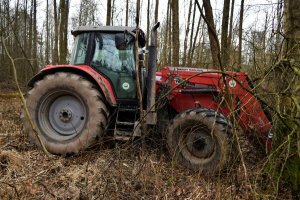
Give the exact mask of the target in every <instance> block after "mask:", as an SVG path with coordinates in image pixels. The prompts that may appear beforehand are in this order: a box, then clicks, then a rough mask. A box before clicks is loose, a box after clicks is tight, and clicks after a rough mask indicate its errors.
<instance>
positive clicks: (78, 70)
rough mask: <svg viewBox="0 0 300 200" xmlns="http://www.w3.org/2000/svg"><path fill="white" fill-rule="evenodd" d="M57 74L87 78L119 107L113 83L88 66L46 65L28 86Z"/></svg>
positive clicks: (113, 104)
mask: <svg viewBox="0 0 300 200" xmlns="http://www.w3.org/2000/svg"><path fill="white" fill-rule="evenodd" d="M55 72H72V73H75V74H78V75H81V76H83V77H85V78H87V79H88V80H89V81H91V82H92V83H94V84H95V85H97V86H99V88H100V89H101V91H102V93H103V95H104V96H105V98H106V100H107V102H108V103H109V104H110V105H111V106H116V105H117V101H116V95H115V93H114V90H113V88H112V86H111V83H110V82H109V81H108V79H106V78H105V77H104V76H102V75H101V74H99V73H98V72H97V71H95V70H94V69H93V68H91V67H90V66H88V65H46V67H45V68H43V69H42V70H41V71H40V72H39V73H38V74H36V75H35V76H34V77H33V78H32V79H31V80H30V81H29V82H28V86H30V87H33V86H34V83H35V82H36V81H38V80H41V79H43V77H44V76H45V75H47V74H53V73H55Z"/></svg>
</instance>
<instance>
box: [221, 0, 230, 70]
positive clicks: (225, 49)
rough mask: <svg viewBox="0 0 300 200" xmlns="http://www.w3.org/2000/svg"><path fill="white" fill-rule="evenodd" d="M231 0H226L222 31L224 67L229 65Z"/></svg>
mask: <svg viewBox="0 0 300 200" xmlns="http://www.w3.org/2000/svg"><path fill="white" fill-rule="evenodd" d="M229 9H230V0H224V6H223V17H222V33H221V60H222V65H223V67H228V57H229V54H228V53H229V52H228V22H229Z"/></svg>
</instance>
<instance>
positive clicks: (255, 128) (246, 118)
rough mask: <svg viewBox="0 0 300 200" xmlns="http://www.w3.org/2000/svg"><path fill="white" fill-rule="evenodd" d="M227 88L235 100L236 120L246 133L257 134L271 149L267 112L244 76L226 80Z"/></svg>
mask: <svg viewBox="0 0 300 200" xmlns="http://www.w3.org/2000/svg"><path fill="white" fill-rule="evenodd" d="M227 83H228V87H229V89H230V90H231V93H232V94H233V95H234V96H235V98H236V101H237V102H236V110H237V113H238V115H237V118H236V119H237V120H238V122H239V125H240V126H241V127H242V128H243V130H244V131H245V132H247V133H258V136H259V137H261V138H262V139H263V140H264V141H265V142H266V147H267V148H268V149H270V148H271V138H272V133H271V129H272V125H271V119H269V117H268V114H267V111H266V110H264V109H263V107H262V104H261V102H260V100H259V99H257V98H256V97H255V94H254V93H252V92H251V91H252V88H251V87H250V85H249V81H248V77H247V75H246V74H244V75H240V76H237V77H236V78H235V79H230V78H229V79H227Z"/></svg>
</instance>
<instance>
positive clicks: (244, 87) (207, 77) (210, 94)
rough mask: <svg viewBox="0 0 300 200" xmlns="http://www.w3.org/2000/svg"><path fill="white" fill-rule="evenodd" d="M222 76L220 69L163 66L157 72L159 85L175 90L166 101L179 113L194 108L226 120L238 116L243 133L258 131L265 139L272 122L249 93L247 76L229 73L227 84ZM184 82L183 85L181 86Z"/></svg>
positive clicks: (227, 74)
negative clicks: (215, 114) (219, 114)
mask: <svg viewBox="0 0 300 200" xmlns="http://www.w3.org/2000/svg"><path fill="white" fill-rule="evenodd" d="M223 74H224V73H221V72H220V71H217V70H207V69H199V68H174V67H163V68H162V70H161V72H158V73H157V79H156V80H157V82H156V83H157V85H160V84H161V85H168V86H169V89H173V91H172V92H170V94H169V95H168V97H167V98H168V99H169V102H170V105H171V107H172V108H173V109H175V110H176V111H177V112H178V113H180V112H183V111H185V110H187V109H190V108H195V107H205V108H211V109H214V110H216V111H219V112H221V113H223V114H225V115H226V116H227V117H232V116H235V117H236V119H237V120H238V122H239V124H240V126H241V127H242V128H243V130H244V131H246V132H250V131H257V132H259V133H261V134H263V136H266V134H265V133H268V132H269V131H270V130H271V123H270V121H269V120H268V118H267V117H266V115H265V113H264V111H263V109H262V107H261V105H260V102H259V101H258V100H257V99H256V98H255V97H254V96H253V94H252V93H251V92H250V91H251V87H250V86H249V84H248V81H247V74H246V73H242V72H226V73H225V74H224V75H225V83H224V78H223ZM191 77H192V78H191ZM187 79H188V81H184V80H187ZM182 81H184V84H180V83H182ZM197 91H199V92H197ZM202 91H204V92H202ZM228 93H229V94H228ZM229 96H230V98H229ZM230 99H231V100H230ZM230 102H231V103H230ZM233 113H234V115H233Z"/></svg>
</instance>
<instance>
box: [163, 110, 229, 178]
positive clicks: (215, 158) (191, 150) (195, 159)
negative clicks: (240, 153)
mask: <svg viewBox="0 0 300 200" xmlns="http://www.w3.org/2000/svg"><path fill="white" fill-rule="evenodd" d="M230 136H231V125H230V122H229V121H228V120H227V118H226V117H225V116H224V115H222V114H220V113H217V112H216V111H214V110H212V109H206V108H197V109H192V110H188V111H185V112H183V113H181V114H179V115H177V116H176V117H175V118H174V119H173V120H172V122H171V124H170V125H169V126H168V133H167V145H168V149H169V152H170V154H171V155H172V159H173V161H175V163H179V164H181V165H184V166H185V167H188V168H189V169H191V170H193V171H199V172H201V173H203V174H210V175H212V174H214V173H216V172H218V171H220V170H221V169H223V167H224V165H225V164H226V161H227V160H228V153H229V148H230V147H229V144H230V142H229V137H230Z"/></svg>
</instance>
